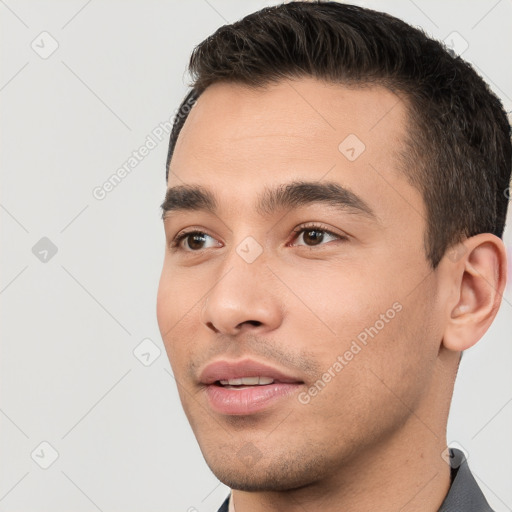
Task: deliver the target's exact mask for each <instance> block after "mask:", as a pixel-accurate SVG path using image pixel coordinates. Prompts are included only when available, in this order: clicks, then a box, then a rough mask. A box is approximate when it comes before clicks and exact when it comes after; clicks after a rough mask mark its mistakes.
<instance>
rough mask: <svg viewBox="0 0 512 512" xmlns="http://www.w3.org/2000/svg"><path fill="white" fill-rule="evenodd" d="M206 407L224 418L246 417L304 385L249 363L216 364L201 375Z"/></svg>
mask: <svg viewBox="0 0 512 512" xmlns="http://www.w3.org/2000/svg"><path fill="white" fill-rule="evenodd" d="M201 383H202V384H203V385H204V387H205V391H206V396H207V402H208V405H209V407H210V408H211V409H212V410H213V411H215V412H217V413H220V414H225V415H249V414H255V413H257V412H260V411H262V410H264V409H267V408H269V407H270V406H271V405H273V404H276V403H277V402H282V401H283V400H286V399H289V398H290V397H291V395H293V394H294V393H295V392H296V391H297V390H298V389H299V388H300V387H301V385H302V384H304V382H303V381H302V380H300V379H298V378H295V377H292V376H289V375H286V374H285V373H283V372H281V371H279V370H278V369H276V368H272V367H270V366H267V365H263V364H261V363H257V362H255V361H252V360H248V359H246V360H244V361H238V362H228V361H218V362H216V363H212V364H210V365H208V366H207V367H206V368H205V369H204V370H203V372H202V373H201Z"/></svg>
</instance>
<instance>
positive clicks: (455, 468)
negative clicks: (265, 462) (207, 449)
mask: <svg viewBox="0 0 512 512" xmlns="http://www.w3.org/2000/svg"><path fill="white" fill-rule="evenodd" d="M450 466H451V485H450V490H449V491H448V494H447V495H446V498H445V499H444V501H443V503H442V504H441V508H440V509H439V510H438V512H494V511H493V510H492V508H491V507H490V506H489V503H487V500H486V499H485V497H484V495H483V493H482V491H481V490H480V487H479V486H478V484H477V483H476V480H475V478H474V477H473V475H472V474H471V471H470V470H469V466H468V463H467V461H466V457H464V453H462V451H460V450H458V449H456V448H450ZM229 498H230V496H228V497H227V498H226V500H225V501H224V503H223V504H222V506H221V507H220V508H219V510H218V512H229Z"/></svg>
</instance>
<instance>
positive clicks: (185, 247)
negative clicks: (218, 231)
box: [171, 231, 215, 252]
mask: <svg viewBox="0 0 512 512" xmlns="http://www.w3.org/2000/svg"><path fill="white" fill-rule="evenodd" d="M208 239H211V240H215V239H214V238H213V237H211V236H210V235H208V234H206V233H204V232H202V231H188V232H184V233H181V234H179V235H177V236H176V238H175V239H174V240H173V241H172V243H171V248H172V249H174V250H178V251H179V250H182V251H185V252H199V251H200V250H202V249H208V248H209V247H208V246H207V247H205V246H204V245H205V244H207V242H208ZM184 241H185V242H184ZM210 247H214V245H212V244H210Z"/></svg>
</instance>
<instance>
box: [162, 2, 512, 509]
mask: <svg viewBox="0 0 512 512" xmlns="http://www.w3.org/2000/svg"><path fill="white" fill-rule="evenodd" d="M190 70H191V72H192V76H193V84H192V89H191V92H190V93H189V94H188V95H187V97H186V98H185V99H184V101H183V103H182V105H181V107H180V113H179V115H178V116H177V117H176V121H175V125H174V130H173V133H172V134H171V140H170V145H169V155H168V161H167V173H166V178H167V186H168V189H167V193H166V198H165V201H164V202H163V204H162V208H163V219H164V227H165V235H166V240H167V248H166V253H165V260H164V265H163V270H162V275H161V279H160V286H159V290H158V304H157V315H158V323H159V328H160V331H161V334H162V339H163V341H164V344H165V347H166V350H167V354H168V356H169V359H170V362H171V366H172V369H173V372H174V376H175V378H176V382H177V385H178V390H179V394H180V399H181V402H182V404H183V407H184V410H185V413H186V415H187V418H188V420H189V422H190V424H191V427H192V429H193V431H194V434H195V436H196V438H197V440H198V443H199V446H200V448H201V451H202V453H203V455H204V457H205V460H206V462H207V464H208V466H209V467H210V469H211V470H212V471H213V473H214V474H215V475H216V476H217V477H218V478H219V480H220V481H222V482H223V483H225V484H226V485H227V486H229V487H230V488H231V489H232V492H231V494H230V496H229V497H228V498H227V499H226V502H225V503H224V504H223V505H222V507H221V509H220V511H227V510H231V511H233V510H235V509H236V512H260V511H281V512H283V511H303V510H307V511H308V512H315V511H319V510H322V511H323V512H330V511H341V510H343V511H351V512H358V511H361V512H362V511H369V510H379V511H381V512H387V511H397V510H401V511H407V512H411V511H422V512H425V511H432V512H434V511H443V512H448V511H458V512H459V511H478V512H482V511H488V510H491V509H490V507H489V505H488V503H487V501H486V500H485V498H484V496H483V494H482V492H481V490H480V489H479V488H478V486H477V484H476V481H475V480H474V478H473V476H472V475H471V472H470V469H469V467H468V464H467V463H466V461H465V459H464V457H463V454H462V452H461V451H459V450H450V451H449V450H447V447H446V424H447V418H448V412H449V406H450V401H451V396H452V392H453V385H454V380H455V376H456V373H457V369H458V365H459V362H460V358H461V354H462V352H463V351H464V350H466V349H468V348H469V347H471V346H472V345H474V344H475V343H476V342H477V341H478V340H479V339H480V338H481V337H482V336H483V334H484V333H485V332H486V330H487V329H488V328H489V326H490V324H491V323H492V321H493V319H494V317H495V315H496V313H497V311H498V309H499V306H500V301H501V296H502V293H503V290H504V286H505V282H506V255H505V248H504V245H503V242H502V240H501V236H502V233H503V229H504V223H505V217H506V210H507V194H506V191H507V188H508V187H509V183H510V171H511V169H510V163H511V143H510V126H509V123H508V121H507V119H506V115H505V113H504V111H503V107H502V105H501V103H500V101H499V100H498V99H497V98H496V96H495V95H494V94H493V93H491V92H490V90H489V89H488V87H487V86H486V85H485V83H484V82H483V80H482V79H481V78H480V77H479V76H478V75H477V74H476V73H475V72H474V71H473V69H472V68H471V67H470V66H469V65H468V64H466V63H465V62H464V61H462V60H461V59H460V58H457V57H455V56H453V55H452V54H451V53H449V52H448V51H447V50H446V49H445V48H444V47H443V46H442V45H441V44H439V43H437V42H435V41H433V40H431V39H429V38H427V36H426V35H424V34H423V33H422V32H420V31H418V30H416V29H414V28H412V27H410V26H409V25H407V24H405V23H404V22H402V21H400V20H398V19H396V18H393V17H391V16H389V15H386V14H383V13H378V12H375V11H372V10H368V9H363V8H359V7H355V6H351V5H342V4H338V3H330V2H320V3H302V2H291V3H288V4H285V5H280V6H277V7H272V8H266V9H263V10H261V11H259V12H257V13H254V14H251V15H249V16H247V17H245V18H244V19H242V20H240V21H238V22H236V23H234V24H231V25H226V26H224V27H221V28H220V29H219V30H217V31H216V32H215V33H214V34H213V35H212V36H211V37H209V38H207V39H206V40H205V41H203V42H202V43H201V44H200V45H199V46H198V47H197V48H196V49H195V50H194V53H193V55H192V57H191V61H190ZM448 462H450V464H448Z"/></svg>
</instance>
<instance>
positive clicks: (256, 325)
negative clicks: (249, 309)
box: [241, 320, 261, 327]
mask: <svg viewBox="0 0 512 512" xmlns="http://www.w3.org/2000/svg"><path fill="white" fill-rule="evenodd" d="M243 324H251V325H254V326H255V327H258V326H259V325H261V322H259V321H258V320H247V321H245V322H242V324H241V325H243Z"/></svg>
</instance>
